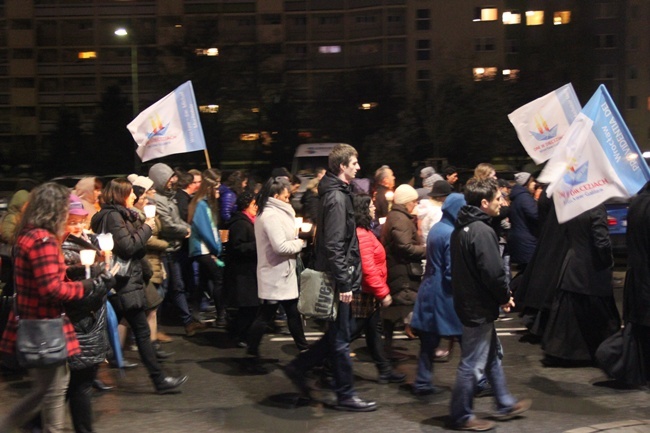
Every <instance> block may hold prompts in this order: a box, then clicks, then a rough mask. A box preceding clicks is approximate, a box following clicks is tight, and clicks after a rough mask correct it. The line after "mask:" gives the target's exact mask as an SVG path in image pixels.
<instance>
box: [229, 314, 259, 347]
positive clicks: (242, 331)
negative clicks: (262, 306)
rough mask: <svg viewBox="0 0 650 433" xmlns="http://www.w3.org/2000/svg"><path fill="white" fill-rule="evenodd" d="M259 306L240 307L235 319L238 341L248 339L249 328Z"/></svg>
mask: <svg viewBox="0 0 650 433" xmlns="http://www.w3.org/2000/svg"><path fill="white" fill-rule="evenodd" d="M258 309H259V307H239V308H238V309H237V316H236V319H235V330H234V332H235V338H236V339H237V341H238V342H239V341H246V340H247V339H248V330H249V329H250V327H251V325H252V324H253V322H255V318H256V317H257V310H258Z"/></svg>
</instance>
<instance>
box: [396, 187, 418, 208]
mask: <svg viewBox="0 0 650 433" xmlns="http://www.w3.org/2000/svg"><path fill="white" fill-rule="evenodd" d="M417 199H418V193H417V191H416V190H415V188H413V187H412V186H411V185H408V184H403V185H400V186H398V187H397V189H396V190H395V195H394V196H393V203H395V204H406V203H409V202H412V201H415V200H417Z"/></svg>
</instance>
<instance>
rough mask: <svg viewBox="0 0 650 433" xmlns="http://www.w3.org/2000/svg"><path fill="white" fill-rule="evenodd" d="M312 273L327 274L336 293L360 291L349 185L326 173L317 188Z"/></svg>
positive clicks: (358, 261) (357, 243)
mask: <svg viewBox="0 0 650 433" xmlns="http://www.w3.org/2000/svg"><path fill="white" fill-rule="evenodd" d="M318 196H319V197H320V204H319V206H318V209H319V211H318V218H317V223H316V226H317V229H316V241H315V245H314V256H315V258H314V269H315V270H317V271H327V272H330V273H331V275H332V277H333V278H334V281H335V282H336V290H338V292H339V293H340V292H350V291H355V292H357V291H359V290H360V289H361V254H360V252H359V240H358V239H357V233H356V225H355V223H354V207H353V205H352V195H351V191H350V185H349V184H347V183H345V182H343V181H342V180H341V179H339V178H338V177H336V176H335V175H334V174H333V173H332V172H330V171H328V172H327V173H325V176H323V178H322V179H321V181H320V183H319V184H318Z"/></svg>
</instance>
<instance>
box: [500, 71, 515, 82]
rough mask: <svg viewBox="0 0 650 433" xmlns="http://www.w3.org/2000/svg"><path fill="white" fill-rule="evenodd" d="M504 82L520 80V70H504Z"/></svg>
mask: <svg viewBox="0 0 650 433" xmlns="http://www.w3.org/2000/svg"><path fill="white" fill-rule="evenodd" d="M501 75H502V76H503V81H516V80H517V78H519V69H504V70H503V71H501Z"/></svg>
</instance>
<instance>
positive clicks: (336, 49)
mask: <svg viewBox="0 0 650 433" xmlns="http://www.w3.org/2000/svg"><path fill="white" fill-rule="evenodd" d="M318 52H319V53H321V54H338V53H340V52H341V46H340V45H321V46H320V47H318Z"/></svg>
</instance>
